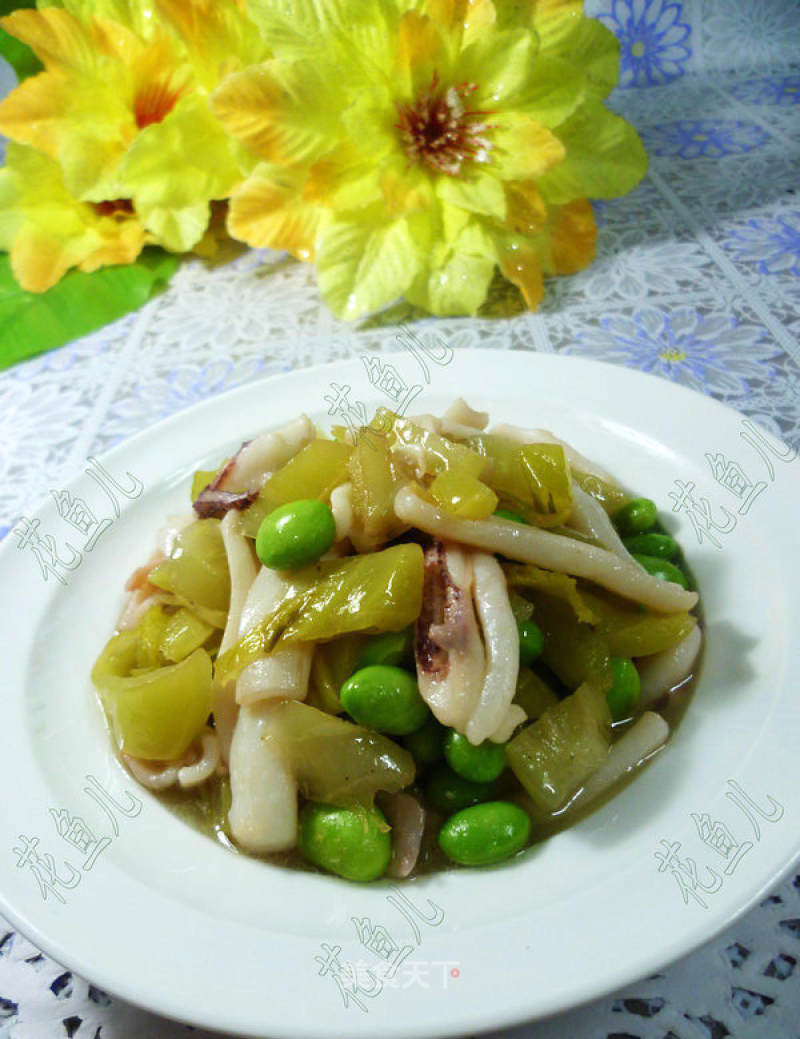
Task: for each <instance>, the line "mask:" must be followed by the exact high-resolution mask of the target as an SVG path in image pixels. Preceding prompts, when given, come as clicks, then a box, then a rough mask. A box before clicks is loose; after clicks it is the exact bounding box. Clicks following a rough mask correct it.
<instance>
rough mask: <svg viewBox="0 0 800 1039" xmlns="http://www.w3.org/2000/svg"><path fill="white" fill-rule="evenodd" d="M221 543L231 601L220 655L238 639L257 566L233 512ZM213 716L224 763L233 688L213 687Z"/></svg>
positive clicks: (227, 753)
mask: <svg viewBox="0 0 800 1039" xmlns="http://www.w3.org/2000/svg"><path fill="white" fill-rule="evenodd" d="M220 532H221V533H222V543H223V545H224V546H225V554H226V556H227V560H228V572H229V574H230V579H231V598H230V606H229V607H228V617H227V620H226V622H225V631H224V632H223V633H222V642H221V643H220V650H219V651H220V653H224V652H225V651H226V650H228V649H230V648H231V646H233V645H234V644H235V643H236V641H237V640H238V638H239V621H240V619H241V614H242V608H243V606H244V604H245V601H246V599H247V594H248V592H249V591H250V588H251V586H252V584H253V581H254V580H255V578H256V574H257V573H258V564H257V563H256V560H255V557H254V556H253V549H252V544H251V542H250V541H249V539H248V538H246V537H245V535H244V534H243V533H242V526H241V516H240V513H238V512H237V511H236V510H235V509H229V510H228V512H226V513H225V516H224V517H223V519H222V523H221V524H220ZM211 710H212V712H213V714H214V725H215V727H216V731H217V738H218V741H219V749H220V754H221V755H222V758H223V760H224V761H227V760H228V759H229V757H230V752H231V739H232V738H233V729H234V726H235V725H236V716H237V714H238V711H239V708H238V706H237V704H236V684H235V683H234V682H228V683H227V684H226V685H224V686H223V685H219V684H218V683H215V685H214V695H213V700H212V703H211Z"/></svg>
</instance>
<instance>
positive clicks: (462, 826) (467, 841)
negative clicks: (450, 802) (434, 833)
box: [439, 801, 531, 866]
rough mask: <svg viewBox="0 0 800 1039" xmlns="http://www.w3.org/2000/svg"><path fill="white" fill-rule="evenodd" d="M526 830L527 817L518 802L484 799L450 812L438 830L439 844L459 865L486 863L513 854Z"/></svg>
mask: <svg viewBox="0 0 800 1039" xmlns="http://www.w3.org/2000/svg"><path fill="white" fill-rule="evenodd" d="M530 833H531V820H530V816H529V815H528V813H527V812H525V811H523V810H522V808H520V807H519V806H518V805H515V804H512V803H511V802H510V801H487V802H486V803H485V804H479V805H473V806H472V807H471V808H464V809H462V810H461V811H460V812H456V814H455V815H452V816H451V817H450V818H449V819H448V820H447V822H446V823H445V824H444V826H443V827H442V828H441V830H440V831H439V847H440V848H441V849H442V851H443V852H444V853H445V855H446V856H447V857H448V858H449V859H450V860H451V861H452V862H457V863H458V864H459V865H461V866H490V865H492V864H494V863H495V862H502V861H503V860H504V859H508V858H510V857H511V856H512V855H516V853H517V852H518V851H520V850H521V849H522V848H524V847H525V845H526V844H527V843H528V838H529V837H530Z"/></svg>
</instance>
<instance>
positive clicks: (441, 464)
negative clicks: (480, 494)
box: [373, 408, 486, 478]
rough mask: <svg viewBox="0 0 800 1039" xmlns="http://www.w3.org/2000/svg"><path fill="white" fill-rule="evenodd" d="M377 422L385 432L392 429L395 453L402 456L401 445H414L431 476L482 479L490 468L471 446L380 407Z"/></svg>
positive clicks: (421, 464) (422, 467)
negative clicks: (453, 474)
mask: <svg viewBox="0 0 800 1039" xmlns="http://www.w3.org/2000/svg"><path fill="white" fill-rule="evenodd" d="M373 421H374V422H375V423H376V424H378V425H379V427H380V428H382V429H389V428H391V430H392V433H393V434H394V441H393V444H392V448H393V453H400V454H402V450H401V449H400V448H399V445H403V444H406V445H412V446H413V447H414V448H415V449H416V450H415V453H414V461H415V465H416V467H417V468H418V469H420V470H421V471H422V472H423V473H425V474H427V475H431V476H435V475H436V474H437V473H441V472H451V471H452V472H459V473H462V474H464V475H465V476H473V477H476V478H478V477H480V476H481V474H482V473H483V472H484V470H485V469H486V462H485V460H484V459H483V458H481V456H480V455H479V454H478V453H476V452H475V451H473V450H471V448H470V447H467V446H465V445H464V444H457V443H454V442H453V441H452V440H448V439H447V438H445V437H442V436H439V434H438V433H431V432H429V431H428V430H427V429H423V428H422V426H418V425H417V424H416V423H415V422H412V421H411V419H407V418H400V417H398V416H397V415H395V414H393V413H392V412H390V411H387V410H386V409H385V408H379V409H378V411H377V412H376V414H375V419H374V420H373ZM389 423H391V426H390V425H389Z"/></svg>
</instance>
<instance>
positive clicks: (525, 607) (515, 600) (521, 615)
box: [508, 584, 533, 624]
mask: <svg viewBox="0 0 800 1039" xmlns="http://www.w3.org/2000/svg"><path fill="white" fill-rule="evenodd" d="M508 601H509V603H510V605H511V612H512V613H513V614H514V620H515V621H516V622H517V624H524V622H525V621H529V620H530V619H531V616H532V614H533V603H532V602H531V601H530V599H526V598H524V596H522V595H520V594H519V593H518V592H515V591H514V589H513V588H512V587H511V586H510V584H509V588H508Z"/></svg>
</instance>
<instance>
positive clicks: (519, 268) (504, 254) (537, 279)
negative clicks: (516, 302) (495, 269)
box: [497, 240, 544, 310]
mask: <svg viewBox="0 0 800 1039" xmlns="http://www.w3.org/2000/svg"><path fill="white" fill-rule="evenodd" d="M497 259H498V263H499V264H500V270H501V271H502V272H503V276H504V277H506V278H508V280H509V281H510V282H513V283H514V285H516V286H517V288H518V289H519V290H520V291H521V292H522V295H523V297H524V299H525V302H526V303H527V305H528V308H529V309H530V310H538V308H539V304H540V303H541V302H542V299H543V298H544V281H543V279H542V263H541V259H540V256H539V252H538V251H537V250H536V249H535V248H533V247H532V246H530V245H527V244H525V243H524V242H521V241H519V240H514V241H510V242H508V243H507V244H504V245H502V246H498V249H497Z"/></svg>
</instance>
